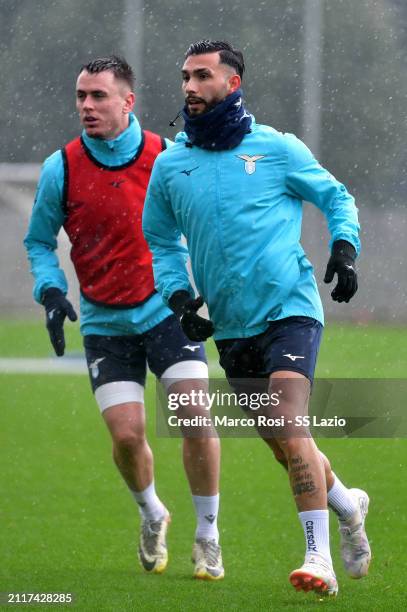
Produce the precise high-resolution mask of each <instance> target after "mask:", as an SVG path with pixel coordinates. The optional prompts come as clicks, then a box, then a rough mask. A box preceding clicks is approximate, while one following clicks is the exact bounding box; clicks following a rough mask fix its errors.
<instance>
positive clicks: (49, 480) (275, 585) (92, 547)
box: [0, 322, 407, 612]
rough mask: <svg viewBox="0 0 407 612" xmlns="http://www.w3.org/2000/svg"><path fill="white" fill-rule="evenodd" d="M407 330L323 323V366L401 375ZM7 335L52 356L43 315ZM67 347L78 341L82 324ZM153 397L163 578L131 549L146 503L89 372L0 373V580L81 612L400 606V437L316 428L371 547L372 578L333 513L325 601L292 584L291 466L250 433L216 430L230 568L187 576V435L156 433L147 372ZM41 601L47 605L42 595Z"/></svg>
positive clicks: (403, 444) (5, 340) (404, 501)
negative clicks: (335, 434)
mask: <svg viewBox="0 0 407 612" xmlns="http://www.w3.org/2000/svg"><path fill="white" fill-rule="evenodd" d="M72 328H75V326H72ZM73 331H74V330H73ZM24 338H25V340H24ZM406 339H407V332H406V330H402V329H392V328H384V327H377V328H376V327H374V328H362V327H352V326H336V327H332V328H328V329H327V330H326V333H325V340H324V345H323V348H322V350H321V356H320V363H319V374H320V375H327V376H332V375H333V373H335V375H336V376H363V377H372V376H381V377H385V376H387V377H392V376H402V375H403V376H405V373H406V371H407V368H406V364H407V355H406V348H405V347H406V345H407V342H406ZM0 346H1V355H0V356H2V357H3V356H19V355H20V356H22V355H24V356H47V355H49V354H50V351H49V347H48V341H47V337H46V333H45V332H44V330H43V329H42V326H41V325H40V324H39V323H36V324H17V323H13V324H11V325H8V324H7V323H5V322H4V323H3V324H1V325H0ZM68 347H69V349H70V350H72V351H73V352H75V351H79V350H81V349H80V347H81V342H80V339H79V336H78V334H77V333H76V332H75V333H73V334H71V335H70V336H69V339H68ZM210 352H211V356H212V358H213V359H214V358H215V354H214V353H213V350H212V349H211V350H210ZM375 368H377V370H375ZM403 368H404V370H403ZM147 404H148V405H149V406H150V412H149V424H148V428H149V439H150V442H151V445H152V447H153V450H154V453H155V462H156V481H157V488H158V492H159V494H160V496H161V497H162V498H163V499H164V500H165V502H166V504H167V505H168V507H169V508H170V510H171V512H172V514H173V521H172V524H171V529H170V532H169V550H170V564H169V567H168V570H167V572H166V573H165V574H164V575H162V576H149V575H145V574H143V573H142V571H141V569H140V568H139V566H138V563H137V561H136V539H137V530H138V516H137V514H138V513H137V510H136V508H135V505H134V502H133V501H132V499H131V497H130V495H129V493H128V491H127V490H126V487H125V486H124V484H123V483H122V481H121V480H120V478H119V476H118V474H117V472H116V469H115V468H114V466H113V463H112V461H111V458H110V456H111V449H110V440H109V436H108V433H107V431H106V430H105V427H104V425H103V422H102V419H100V417H99V415H98V409H97V407H96V405H95V403H94V400H93V398H92V395H91V392H90V390H89V388H88V381H87V378H86V377H85V376H47V375H43V376H38V375H27V376H21V375H7V376H6V375H0V408H1V409H0V461H1V473H0V474H1V475H0V491H1V499H0V559H1V563H0V592H1V591H3V592H4V591H19V592H22V591H25V592H27V591H29V592H72V593H74V594H75V597H76V600H75V601H76V603H75V604H74V606H70V608H71V609H78V610H83V611H93V610H95V611H96V610H112V611H121V610H143V611H144V610H149V611H151V610H157V609H159V610H163V611H167V610H168V611H170V610H171V611H182V612H183V611H186V612H187V611H188V612H189V611H195V610H199V611H200V610H202V611H203V610H205V611H212V610H213V611H215V610H218V609H220V608H225V609H227V610H238V611H240V610H241V611H252V610H253V611H254V610H255V611H256V612H257V611H260V610H270V609H273V610H309V609H313V608H318V609H320V608H319V607H320V606H321V605H323V606H324V609H325V608H327V607H329V609H332V610H348V609H351V610H366V609H370V610H372V611H376V610H383V609H386V608H387V609H388V610H402V609H405V586H404V575H405V570H404V567H405V561H406V552H405V551H406V549H407V529H406V523H407V520H406V518H407V517H406V514H407V511H406V508H407V488H406V487H405V484H404V476H403V475H404V473H405V470H406V469H407V441H406V440H368V439H360V440H359V439H354V440H346V439H340V440H339V439H338V440H320V443H319V446H320V447H321V449H322V450H323V451H324V452H325V453H327V454H328V456H329V457H330V459H331V461H332V464H333V466H334V469H336V471H337V472H338V473H339V474H340V475H341V477H342V479H343V480H344V481H345V483H349V484H351V485H355V486H363V487H366V489H367V490H368V491H369V494H370V496H371V500H372V501H371V512H370V514H369V518H368V532H369V537H370V539H371V542H372V548H373V552H374V561H373V563H372V568H371V573H370V575H369V577H368V578H367V579H365V580H362V581H352V580H350V579H349V578H347V577H346V576H345V575H344V572H343V571H342V568H341V565H340V559H339V555H338V534H337V532H336V525H335V520H334V519H333V520H332V521H331V534H332V550H333V556H334V562H335V567H336V569H337V574H338V579H339V583H340V594H339V597H338V598H337V599H336V600H335V601H327V602H323V603H320V602H319V601H318V600H317V599H316V598H315V597H314V596H313V595H305V594H297V593H296V592H295V591H294V590H293V589H292V587H290V585H289V583H288V580H287V576H288V573H289V572H290V571H291V570H292V569H293V568H294V567H296V566H298V564H299V563H301V560H302V552H303V534H302V530H301V527H300V524H299V522H298V519H297V517H296V512H295V509H294V504H293V502H292V499H291V495H290V492H289V489H288V484H287V479H286V476H285V474H284V472H283V470H282V469H281V467H279V466H278V465H277V464H276V463H275V462H273V460H272V457H271V455H270V453H269V451H268V450H267V449H266V447H265V445H264V444H262V442H261V441H260V440H256V439H241V440H233V439H227V440H223V442H222V483H221V491H222V502H221V516H220V530H221V538H222V545H223V552H224V561H225V568H226V573H227V574H226V578H225V580H224V581H223V582H222V583H219V584H211V583H210V584H207V583H203V582H200V581H194V580H192V578H191V570H192V565H191V563H190V561H189V557H190V552H191V547H192V540H193V533H194V516H193V509H192V502H191V499H190V496H189V493H188V487H187V484H186V480H185V476H184V473H183V469H182V463H181V444H182V441H181V440H179V439H164V438H159V439H158V438H157V437H156V436H155V419H154V412H153V410H152V408H153V406H154V385H153V381H152V380H151V379H150V380H149V384H148V389H147ZM42 608H44V609H48V610H49V609H51V607H50V606H48V607H45V606H37V609H42ZM62 608H64V606H62V605H61V606H52V609H62ZM2 609H9V608H8V607H7V608H6V607H5V606H4V607H3V608H2ZM68 609H69V608H68Z"/></svg>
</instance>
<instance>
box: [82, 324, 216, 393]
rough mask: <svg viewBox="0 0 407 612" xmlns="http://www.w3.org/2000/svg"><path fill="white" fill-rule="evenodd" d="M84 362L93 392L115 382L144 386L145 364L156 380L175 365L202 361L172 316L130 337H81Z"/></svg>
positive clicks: (199, 345) (202, 355)
mask: <svg viewBox="0 0 407 612" xmlns="http://www.w3.org/2000/svg"><path fill="white" fill-rule="evenodd" d="M83 342H84V346H85V354H86V361H87V363H88V369H89V376H90V382H91V385H92V389H93V391H95V390H96V389H97V388H98V387H100V386H101V385H105V384H106V383H111V382H117V381H133V382H136V383H139V384H140V385H142V386H144V385H145V381H146V372H147V364H148V367H149V368H150V370H151V371H152V372H153V374H155V376H156V377H157V378H161V376H162V375H163V373H164V372H165V371H166V370H167V369H168V368H169V367H170V366H173V365H174V364H176V363H179V362H182V361H203V362H204V363H206V357H205V351H204V347H203V344H202V343H199V342H193V341H191V340H189V339H188V338H187V337H186V335H185V334H184V332H183V331H182V329H181V326H180V324H179V321H178V319H177V317H176V316H175V315H170V316H169V317H167V318H166V319H164V321H162V322H161V323H159V324H158V325H156V326H155V327H153V328H152V329H149V330H148V331H147V332H144V333H143V334H137V335H132V336H101V335H94V334H91V335H88V336H85V337H84V340H83Z"/></svg>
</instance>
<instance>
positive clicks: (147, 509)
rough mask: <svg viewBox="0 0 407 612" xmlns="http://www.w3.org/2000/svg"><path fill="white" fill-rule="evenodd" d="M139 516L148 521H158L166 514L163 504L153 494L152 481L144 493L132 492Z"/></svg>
mask: <svg viewBox="0 0 407 612" xmlns="http://www.w3.org/2000/svg"><path fill="white" fill-rule="evenodd" d="M132 494H133V497H134V499H135V500H136V502H137V503H138V507H139V510H140V514H141V516H142V517H143V518H144V519H146V520H148V521H158V520H159V519H161V518H162V517H163V516H164V515H165V514H166V509H165V506H164V504H163V503H162V502H161V501H160V498H159V497H158V495H157V493H156V492H155V486H154V480H153V482H152V483H151V484H150V485H148V487H147V488H146V489H144V491H132Z"/></svg>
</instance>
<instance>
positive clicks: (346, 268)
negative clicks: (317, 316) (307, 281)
mask: <svg viewBox="0 0 407 612" xmlns="http://www.w3.org/2000/svg"><path fill="white" fill-rule="evenodd" d="M355 259H356V250H355V248H354V246H353V245H352V244H350V242H347V241H346V240H336V241H335V242H334V243H333V245H332V255H331V257H330V259H329V261H328V265H327V268H326V272H325V278H324V283H331V282H332V280H333V277H334V275H335V273H336V274H337V275H338V283H337V285H336V287H335V288H334V290H333V291H332V293H331V296H332V299H333V300H335V301H336V302H349V300H350V299H351V298H352V297H353V296H354V295H355V293H356V291H357V290H358V277H357V274H356V270H355Z"/></svg>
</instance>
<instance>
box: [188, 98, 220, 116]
mask: <svg viewBox="0 0 407 612" xmlns="http://www.w3.org/2000/svg"><path fill="white" fill-rule="evenodd" d="M190 100H193V101H194V102H199V103H200V104H202V105H203V108H202V110H201V109H199V110H198V109H190V108H189V103H190V102H189V101H190ZM223 100H224V98H212V100H208V101H206V100H204V99H203V98H198V97H192V96H191V98H185V104H186V105H187V108H188V114H189V115H190V116H195V115H203V114H205V113H209V111H211V110H212V109H213V108H215V106H216V105H217V104H219V102H222V101H223Z"/></svg>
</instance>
